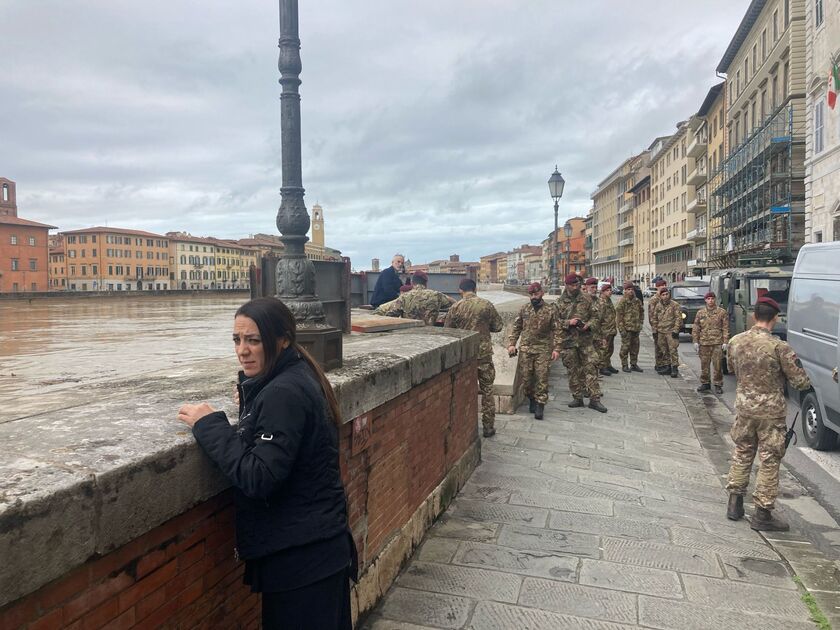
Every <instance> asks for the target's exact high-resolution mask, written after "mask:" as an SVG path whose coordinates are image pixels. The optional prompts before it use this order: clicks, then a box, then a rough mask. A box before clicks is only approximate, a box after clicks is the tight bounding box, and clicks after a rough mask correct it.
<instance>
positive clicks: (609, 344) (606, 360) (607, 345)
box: [596, 335, 615, 369]
mask: <svg viewBox="0 0 840 630" xmlns="http://www.w3.org/2000/svg"><path fill="white" fill-rule="evenodd" d="M596 349H597V350H600V352H599V355H600V356H599V357H598V359H599V360H598V367H599V368H601V369H603V368H605V367H607V366H609V365H611V364H612V355H613V353H614V352H615V335H607V336H606V337H604V339H602V340H601V347H600V348H596Z"/></svg>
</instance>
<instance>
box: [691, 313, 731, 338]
mask: <svg viewBox="0 0 840 630" xmlns="http://www.w3.org/2000/svg"><path fill="white" fill-rule="evenodd" d="M691 340H692V341H693V342H694V343H699V344H700V345H701V346H717V345H720V344H723V343H726V342H727V341H729V314H728V313H727V312H726V311H725V310H724V309H722V308H721V307H720V306H715V307H714V308H709V307H708V306H707V307H706V308H701V309H700V310H699V311H698V312H697V315H695V317H694V326H693V327H692V329H691Z"/></svg>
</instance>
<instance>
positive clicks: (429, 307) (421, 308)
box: [373, 271, 455, 326]
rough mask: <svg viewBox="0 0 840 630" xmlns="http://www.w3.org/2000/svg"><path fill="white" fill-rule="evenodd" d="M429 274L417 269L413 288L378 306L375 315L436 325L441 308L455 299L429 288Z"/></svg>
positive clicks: (412, 280)
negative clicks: (427, 286)
mask: <svg viewBox="0 0 840 630" xmlns="http://www.w3.org/2000/svg"><path fill="white" fill-rule="evenodd" d="M428 282H429V276H428V275H426V273H425V272H423V271H416V272H414V274H413V275H412V276H411V284H412V289H411V291H408V292H406V293H401V294H400V296H399V297H398V298H397V299H396V300H391V301H390V302H385V304H382V305H381V306H379V307H377V308H376V309H375V310H374V311H373V313H374V315H387V316H389V317H402V318H403V319H419V320H422V321H423V322H425V324H426V326H434V325H435V322H437V318H438V315H439V314H440V310H441V309H443V308H446V307H448V306H449V305H450V304H452V303H454V302H455V300H453V299H452V298H450V297H448V296H446V295H444V294H443V293H441V292H440V291H434V290H432V289H427V288H426V284H428Z"/></svg>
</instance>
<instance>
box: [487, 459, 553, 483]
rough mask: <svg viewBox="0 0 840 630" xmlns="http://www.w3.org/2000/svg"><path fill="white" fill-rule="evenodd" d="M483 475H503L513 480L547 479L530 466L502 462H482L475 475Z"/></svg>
mask: <svg viewBox="0 0 840 630" xmlns="http://www.w3.org/2000/svg"><path fill="white" fill-rule="evenodd" d="M481 474H493V475H502V476H506V477H511V478H513V479H522V478H523V477H524V478H525V479H537V480H540V481H542V480H543V479H545V475H544V474H542V473H541V472H540V471H538V470H534V469H533V468H531V467H529V466H523V465H522V464H515V463H513V462H511V463H500V462H493V463H488V462H486V461H483V462H481V464H480V465H479V466H478V468H476V470H475V473H473V476H475V475H481Z"/></svg>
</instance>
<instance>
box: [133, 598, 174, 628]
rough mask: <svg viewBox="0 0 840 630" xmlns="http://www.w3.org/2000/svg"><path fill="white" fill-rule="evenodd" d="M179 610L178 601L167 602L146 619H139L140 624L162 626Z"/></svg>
mask: <svg viewBox="0 0 840 630" xmlns="http://www.w3.org/2000/svg"><path fill="white" fill-rule="evenodd" d="M177 611H178V601H177V600H172V601H171V602H166V603H165V604H164V605H163V606H161V607H160V608H158V609H157V610H155V611H154V612H153V613H152V614H151V615H149V616H148V617H146V618H145V619H138V620H137V621H138V625H139V626H141V627H143V628H160V627H161V626H163V625H164V624H166V622H167V621H168V620H169V618H170V617H172V616H173V615H174V614H175V613H176V612H177Z"/></svg>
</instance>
